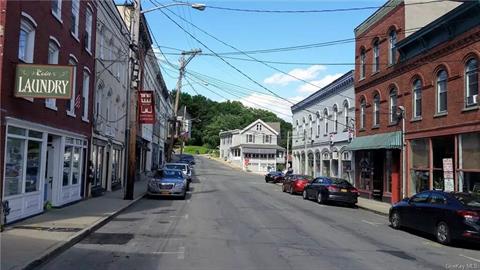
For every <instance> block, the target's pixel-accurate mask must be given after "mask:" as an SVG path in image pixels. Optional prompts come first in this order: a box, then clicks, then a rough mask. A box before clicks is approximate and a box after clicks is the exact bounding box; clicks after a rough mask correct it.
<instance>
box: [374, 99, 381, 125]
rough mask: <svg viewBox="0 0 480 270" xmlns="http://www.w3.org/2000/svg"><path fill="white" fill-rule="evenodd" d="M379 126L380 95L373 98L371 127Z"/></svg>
mask: <svg viewBox="0 0 480 270" xmlns="http://www.w3.org/2000/svg"><path fill="white" fill-rule="evenodd" d="M379 125H380V95H378V94H375V96H373V126H374V127H376V126H379Z"/></svg>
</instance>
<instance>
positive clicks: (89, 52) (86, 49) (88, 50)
mask: <svg viewBox="0 0 480 270" xmlns="http://www.w3.org/2000/svg"><path fill="white" fill-rule="evenodd" d="M85 51H87V53H88V54H90V56H93V54H92V52H91V50H90V49H88V48H85Z"/></svg>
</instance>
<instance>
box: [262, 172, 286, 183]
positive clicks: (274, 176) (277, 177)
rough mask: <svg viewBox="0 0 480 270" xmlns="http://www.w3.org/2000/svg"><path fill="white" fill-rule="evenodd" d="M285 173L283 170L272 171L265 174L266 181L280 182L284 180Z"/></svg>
mask: <svg viewBox="0 0 480 270" xmlns="http://www.w3.org/2000/svg"><path fill="white" fill-rule="evenodd" d="M283 177H284V175H283V173H282V172H281V171H271V172H269V173H267V174H266V175H265V182H267V183H268V182H273V183H279V182H282V181H283Z"/></svg>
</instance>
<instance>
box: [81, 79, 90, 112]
mask: <svg viewBox="0 0 480 270" xmlns="http://www.w3.org/2000/svg"><path fill="white" fill-rule="evenodd" d="M89 89H90V74H89V73H88V72H87V71H86V70H85V71H84V72H83V91H82V108H83V114H82V120H83V121H88V99H89Z"/></svg>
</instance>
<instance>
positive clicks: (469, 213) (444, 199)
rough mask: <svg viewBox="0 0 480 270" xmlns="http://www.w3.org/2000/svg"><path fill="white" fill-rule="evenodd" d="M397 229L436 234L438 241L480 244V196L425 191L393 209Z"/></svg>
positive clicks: (392, 215)
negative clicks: (466, 241) (402, 228)
mask: <svg viewBox="0 0 480 270" xmlns="http://www.w3.org/2000/svg"><path fill="white" fill-rule="evenodd" d="M389 220H390V224H391V225H392V227H393V228H395V229H399V228H401V227H408V228H411V229H415V230H419V231H423V232H426V233H431V234H432V233H433V234H434V235H435V238H436V239H437V241H438V242H439V243H441V244H445V245H448V244H450V243H451V242H452V240H468V241H474V242H480V196H479V195H475V194H471V193H460V192H448V193H447V192H443V191H424V192H420V193H418V194H416V195H414V196H412V197H411V198H406V199H403V200H402V201H400V202H398V203H397V204H395V205H393V206H392V207H391V208H390V214H389Z"/></svg>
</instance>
